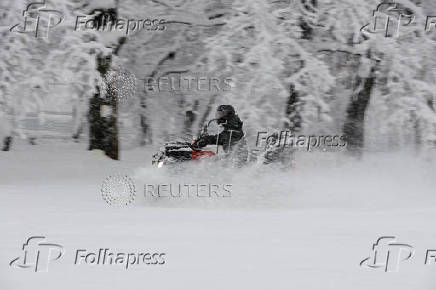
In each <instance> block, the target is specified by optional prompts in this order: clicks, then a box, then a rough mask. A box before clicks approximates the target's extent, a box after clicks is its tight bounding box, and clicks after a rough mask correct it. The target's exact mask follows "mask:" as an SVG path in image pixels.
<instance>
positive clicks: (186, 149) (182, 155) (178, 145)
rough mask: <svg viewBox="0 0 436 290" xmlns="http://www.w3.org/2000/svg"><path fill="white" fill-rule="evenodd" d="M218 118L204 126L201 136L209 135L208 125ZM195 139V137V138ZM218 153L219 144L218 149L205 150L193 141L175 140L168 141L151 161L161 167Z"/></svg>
mask: <svg viewBox="0 0 436 290" xmlns="http://www.w3.org/2000/svg"><path fill="white" fill-rule="evenodd" d="M216 120H217V119H213V120H210V121H209V122H208V124H207V125H205V126H204V127H203V130H202V131H201V134H200V137H201V136H204V135H207V133H208V127H209V126H210V124H211V123H212V122H214V121H216ZM194 139H195V138H194ZM217 153H218V146H217V149H216V151H215V152H214V151H210V150H203V149H201V148H198V147H196V146H194V145H192V142H188V141H175V142H167V143H165V144H164V146H163V147H162V148H161V149H160V150H159V152H158V153H156V154H154V155H153V159H152V161H151V163H152V165H153V166H155V167H157V168H161V167H163V166H165V165H169V164H177V163H179V162H186V161H192V160H200V159H203V158H210V157H213V156H215V155H216V154H217Z"/></svg>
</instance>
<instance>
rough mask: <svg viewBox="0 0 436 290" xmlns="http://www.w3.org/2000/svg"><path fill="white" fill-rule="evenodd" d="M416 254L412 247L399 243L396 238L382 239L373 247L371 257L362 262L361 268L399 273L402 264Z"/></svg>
mask: <svg viewBox="0 0 436 290" xmlns="http://www.w3.org/2000/svg"><path fill="white" fill-rule="evenodd" d="M414 252H415V250H414V248H413V247H412V246H410V245H407V244H400V243H397V239H396V237H381V238H379V239H378V240H377V242H376V243H375V244H374V245H373V247H372V253H371V256H369V257H368V258H366V259H364V260H363V261H362V262H360V266H362V267H366V268H371V269H379V270H383V271H385V272H398V271H399V270H400V264H401V262H404V261H407V260H409V259H410V258H412V256H413V254H414Z"/></svg>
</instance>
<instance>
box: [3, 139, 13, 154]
mask: <svg viewBox="0 0 436 290" xmlns="http://www.w3.org/2000/svg"><path fill="white" fill-rule="evenodd" d="M11 144H12V136H7V137H5V138H3V149H2V150H3V151H9V150H10V149H11Z"/></svg>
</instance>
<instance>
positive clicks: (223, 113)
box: [216, 105, 235, 119]
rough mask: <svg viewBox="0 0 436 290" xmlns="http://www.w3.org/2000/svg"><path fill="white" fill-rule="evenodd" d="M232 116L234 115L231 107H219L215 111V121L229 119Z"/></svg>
mask: <svg viewBox="0 0 436 290" xmlns="http://www.w3.org/2000/svg"><path fill="white" fill-rule="evenodd" d="M234 114H235V109H234V108H233V107H232V106H231V105H220V106H218V108H217V110H216V118H217V119H222V118H227V117H231V116H233V115H234Z"/></svg>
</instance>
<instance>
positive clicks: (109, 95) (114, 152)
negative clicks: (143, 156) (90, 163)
mask: <svg viewBox="0 0 436 290" xmlns="http://www.w3.org/2000/svg"><path fill="white" fill-rule="evenodd" d="M111 60H112V58H111V55H108V56H104V55H103V54H99V55H97V70H98V71H99V72H100V75H101V76H102V78H103V77H104V75H105V74H106V73H107V72H108V71H109V69H110V66H111ZM102 89H103V88H101V87H100V86H97V93H96V94H95V95H94V96H93V97H92V98H91V100H90V102H89V106H90V108H89V150H93V149H100V150H103V151H104V152H105V154H106V155H107V156H108V157H110V158H112V159H115V160H119V148H118V127H117V119H118V118H117V117H118V106H117V96H116V95H115V93H114V92H113V91H114V90H108V92H106V96H105V98H103V94H102V91H101V90H102Z"/></svg>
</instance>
